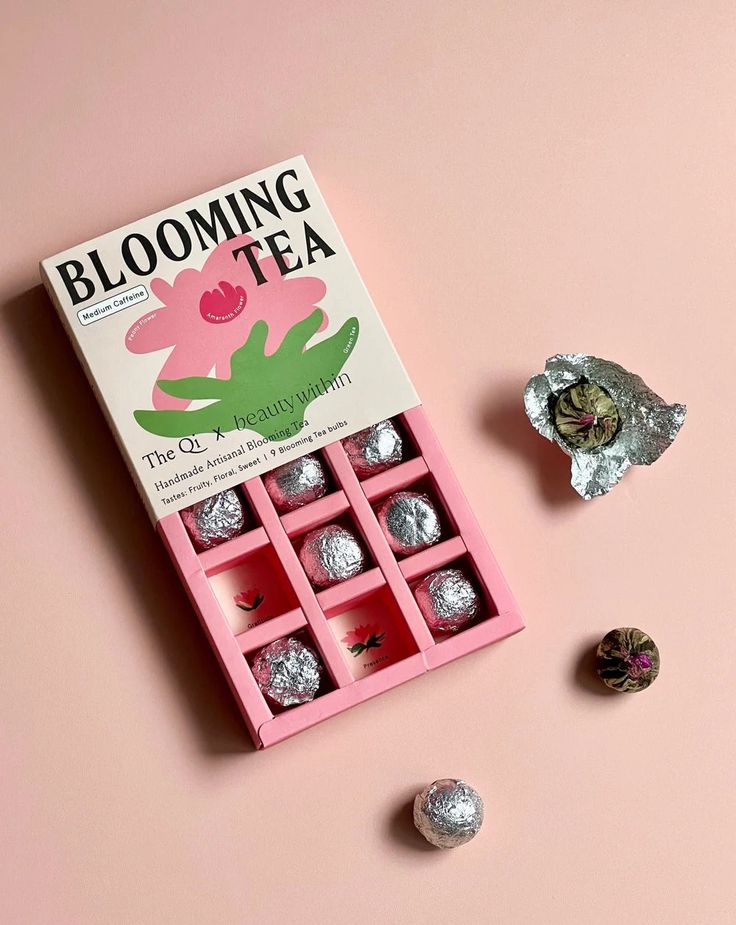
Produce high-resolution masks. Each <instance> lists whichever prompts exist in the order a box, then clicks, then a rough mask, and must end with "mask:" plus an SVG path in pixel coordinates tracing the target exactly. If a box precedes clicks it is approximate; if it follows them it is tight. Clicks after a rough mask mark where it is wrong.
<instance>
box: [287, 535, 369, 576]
mask: <svg viewBox="0 0 736 925" xmlns="http://www.w3.org/2000/svg"><path fill="white" fill-rule="evenodd" d="M299 561H300V562H301V564H302V568H303V569H304V571H305V572H306V573H307V578H309V580H310V581H311V582H312V584H313V585H315V586H316V587H318V588H328V587H329V586H330V585H335V584H338V582H341V581H345V580H347V579H348V578H352V577H353V576H354V575H358V574H360V572H362V571H363V569H364V568H365V555H364V553H363V548H362V547H361V545H360V543H359V542H358V540H357V539H356V537H355V534H353V533H352V532H351V531H350V530H346V529H345V527H341V526H339V525H338V524H329V525H328V526H326V527H317V529H316V530H312V531H311V533H308V534H307V535H306V536H305V537H304V542H303V543H302V548H301V549H300V550H299Z"/></svg>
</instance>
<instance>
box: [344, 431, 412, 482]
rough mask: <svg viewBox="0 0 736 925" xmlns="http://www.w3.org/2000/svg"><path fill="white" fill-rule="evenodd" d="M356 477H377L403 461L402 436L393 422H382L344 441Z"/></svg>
mask: <svg viewBox="0 0 736 925" xmlns="http://www.w3.org/2000/svg"><path fill="white" fill-rule="evenodd" d="M342 445H343V448H344V449H345V452H346V453H347V455H348V459H349V460H350V465H351V466H352V467H353V470H354V471H355V473H356V475H358V476H359V477H360V478H367V477H368V476H369V475H377V474H378V473H379V472H383V471H384V470H385V469H390V468H391V466H395V465H397V463H400V462H401V460H402V459H403V455H404V448H403V443H402V440H401V434H400V433H399V431H398V430H397V429H396V425H395V424H394V422H393V421H380V422H379V423H378V424H373V426H372V427H366V429H365V430H360V431H358V433H357V434H351V436H349V437H346V438H345V439H344V440H343V441H342Z"/></svg>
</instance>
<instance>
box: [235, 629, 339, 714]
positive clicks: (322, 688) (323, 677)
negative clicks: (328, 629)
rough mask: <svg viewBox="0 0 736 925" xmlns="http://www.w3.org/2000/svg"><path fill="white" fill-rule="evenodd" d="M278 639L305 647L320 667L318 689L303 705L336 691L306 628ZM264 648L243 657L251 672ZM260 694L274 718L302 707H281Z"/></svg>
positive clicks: (295, 705)
mask: <svg viewBox="0 0 736 925" xmlns="http://www.w3.org/2000/svg"><path fill="white" fill-rule="evenodd" d="M280 638H283V639H287V638H288V639H296V640H298V641H299V642H301V643H302V644H303V645H305V646H307V648H309V649H311V650H312V652H313V653H314V654H315V655H316V656H317V659H318V661H319V663H320V665H321V671H320V682H319V687H318V688H317V692H316V694H315V695H314V697H313V698H312V699H311V700H307V701H305V703H313V702H314V701H315V700H317V699H318V698H319V697H322V696H324V695H325V694H328V693H330V692H331V691H334V690H336V686H335V683H334V681H333V679H332V676H331V674H330V670H329V667H328V665H327V663H326V661H325V659H324V658H323V656H322V653H321V652H320V649H319V647H318V646H317V644H316V643H315V641H314V639H313V637H312V634H311V633H310V632H309V630H308V629H307V628H306V627H305V628H304V629H301V630H298V631H297V632H294V633H290V634H289V635H288V636H284V637H280ZM275 641H278V640H275ZM269 645H273V643H269ZM264 648H265V646H262V647H261V648H259V649H256V650H255V651H253V652H249V653H248V654H247V655H245V656H244V658H245V660H246V662H247V664H248V667H249V668H250V669H251V671H253V665H254V663H255V661H256V660H257V659H258V657H259V655H260V653H261V652H262V651H263V649H264ZM256 683H257V682H256ZM261 694H262V696H263V698H264V700H265V701H266V704H267V705H268V708H269V710H270V711H271V712H272V713H273V715H274V716H277V715H278V714H280V713H285V712H287V711H288V712H292V711H293V710H298V709H299V707H300V706H303V704H300V703H295V704H291V705H289V706H283V705H282V704H280V703H277V702H276V701H275V700H273V699H272V698H271V697H269V696H268V695H267V694H266V693H264V692H263V691H261Z"/></svg>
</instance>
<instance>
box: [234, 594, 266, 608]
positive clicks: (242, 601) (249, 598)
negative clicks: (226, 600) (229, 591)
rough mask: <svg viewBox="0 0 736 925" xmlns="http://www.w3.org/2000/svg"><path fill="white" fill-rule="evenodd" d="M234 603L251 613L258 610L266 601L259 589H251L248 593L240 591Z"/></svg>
mask: <svg viewBox="0 0 736 925" xmlns="http://www.w3.org/2000/svg"><path fill="white" fill-rule="evenodd" d="M233 601H234V602H235V605H236V606H237V607H240V609H241V610H246V611H248V612H250V611H251V610H257V609H258V608H259V607H260V606H261V604H262V603H263V601H264V595H263V594H261V592H260V591H259V590H258V589H257V588H250V589H249V590H248V591H240V592H239V593H238V594H236V595H235V597H233Z"/></svg>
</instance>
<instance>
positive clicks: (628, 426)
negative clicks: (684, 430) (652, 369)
mask: <svg viewBox="0 0 736 925" xmlns="http://www.w3.org/2000/svg"><path fill="white" fill-rule="evenodd" d="M524 406H525V408H526V413H527V417H528V418H529V420H530V421H531V423H532V426H533V427H534V428H535V429H536V430H537V431H539V433H540V434H541V435H542V436H543V437H545V438H546V439H547V440H551V441H552V442H553V443H556V444H557V446H559V447H560V449H561V450H563V451H564V452H565V453H567V455H568V456H569V457H570V459H571V463H572V466H571V475H570V482H571V484H572V487H573V488H574V489H575V491H576V492H577V493H578V494H579V495H580V496H581V497H582V498H584V499H585V500H586V501H589V500H590V499H591V498H595V497H597V496H598V495H604V494H606V492H609V491H610V490H611V489H612V488H613V486H614V485H617V484H618V482H620V481H621V479H622V478H623V476H624V473H625V472H626V471H627V469H630V468H631V466H651V465H652V463H654V462H656V461H657V460H658V459H659V457H660V456H661V455H662V453H664V451H665V450H666V449H667V447H669V446H671V444H672V442H673V441H674V439H675V437H676V436H677V434H678V433H679V431H680V428H681V427H682V425H683V422H684V420H685V415H686V413H687V409H686V408H685V406H684V405H679V404H676V405H668V404H667V403H666V402H665V401H664V399H662V398H660V396H659V395H657V394H656V392H653V391H652V390H651V389H650V388H649V386H648V385H647V384H646V383H645V382H644V380H643V379H642V378H641V376H637V375H635V374H634V373H630V372H629V371H628V370H626V369H624V368H623V366H619V365H618V363H612V362H611V361H610V360H602V359H601V358H600V357H594V356H590V355H588V354H584V353H558V354H556V355H555V356H553V357H550V358H549V359H548V360H547V362H546V364H545V367H544V372H543V373H541V374H540V375H538V376H533V377H532V378H531V379H530V380H529V382H528V383H527V385H526V388H525V389H524Z"/></svg>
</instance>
